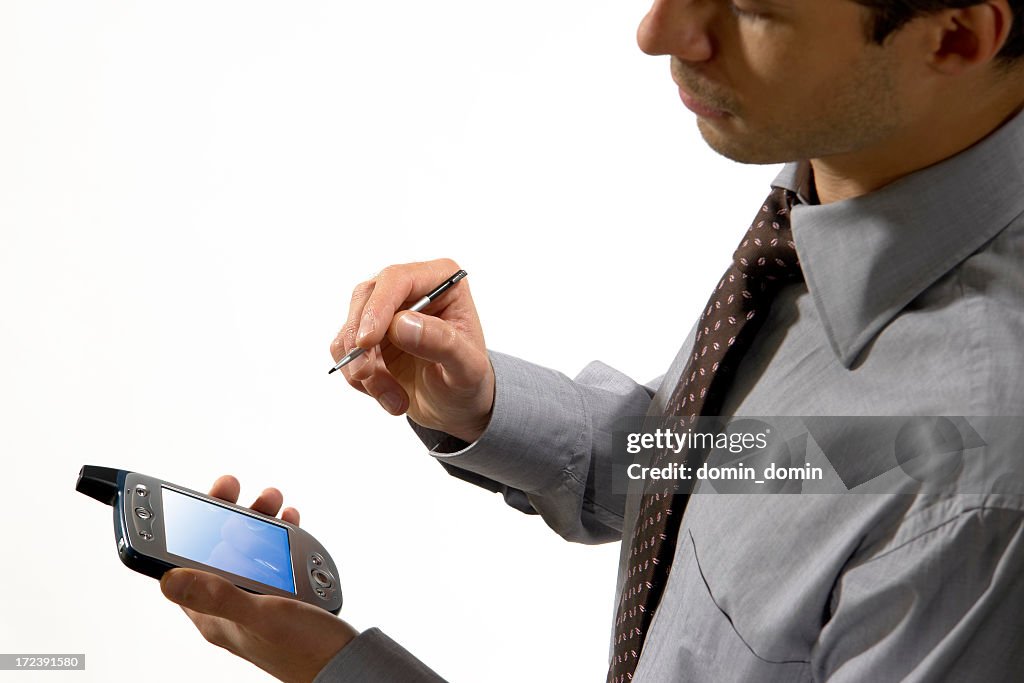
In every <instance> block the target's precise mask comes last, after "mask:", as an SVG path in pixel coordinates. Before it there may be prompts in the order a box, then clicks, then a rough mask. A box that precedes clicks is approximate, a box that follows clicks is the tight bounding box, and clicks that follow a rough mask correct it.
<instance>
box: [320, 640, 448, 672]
mask: <svg viewBox="0 0 1024 683" xmlns="http://www.w3.org/2000/svg"><path fill="white" fill-rule="evenodd" d="M393 681H403V682H408V683H445V681H444V679H443V678H441V677H440V676H438V675H437V674H436V673H435V672H434V671H433V670H432V669H431V668H430V667H428V666H427V665H426V664H424V663H423V662H421V661H420V660H418V659H416V657H414V656H413V655H412V654H411V653H410V652H409V651H408V650H406V649H405V648H403V647H402V646H401V645H399V644H398V643H396V642H395V641H393V640H391V639H390V638H388V637H387V636H386V635H384V633H383V632H382V631H381V630H380V629H379V628H371V629H367V630H366V631H363V632H362V633H360V634H359V635H358V636H356V637H355V638H354V639H352V640H351V641H349V643H348V645H346V646H345V647H343V648H341V650H340V651H339V652H338V654H336V655H334V658H333V659H331V661H329V662H327V666H325V667H324V668H323V669H321V670H320V673H318V674H317V676H316V678H314V679H313V683H349V682H351V683H393Z"/></svg>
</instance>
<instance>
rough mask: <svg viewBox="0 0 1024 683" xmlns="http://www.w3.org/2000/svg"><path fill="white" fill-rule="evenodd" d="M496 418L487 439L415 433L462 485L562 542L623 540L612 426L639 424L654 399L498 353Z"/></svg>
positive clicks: (593, 374) (624, 382)
mask: <svg viewBox="0 0 1024 683" xmlns="http://www.w3.org/2000/svg"><path fill="white" fill-rule="evenodd" d="M490 358H491V365H492V367H493V368H494V377H495V391H494V408H493V412H492V414H491V420H490V423H489V424H488V426H487V429H486V430H485V431H484V433H483V434H482V435H481V436H480V438H479V439H478V440H477V441H475V442H474V443H473V444H467V443H466V442H464V441H460V440H458V439H456V438H454V437H452V436H450V435H448V434H445V433H443V432H438V431H434V430H430V429H426V428H424V427H421V426H419V425H417V424H415V423H413V424H412V427H413V429H414V430H415V431H416V433H417V435H418V436H419V437H420V439H421V440H422V441H423V443H424V444H425V445H426V446H427V447H428V448H429V449H430V453H431V455H433V456H434V457H435V458H437V459H438V461H439V462H440V463H441V465H443V466H444V467H445V469H446V470H448V472H449V473H451V474H453V475H454V476H456V477H459V478H461V479H465V480H467V481H470V482H471V483H474V484H476V485H478V486H482V487H484V488H487V489H489V490H491V491H496V492H500V493H502V495H503V496H504V497H505V501H506V502H507V503H508V504H509V505H511V506H512V507H515V508H516V509H519V510H521V511H523V512H527V513H533V514H540V515H541V516H542V517H543V518H544V521H545V522H546V523H547V524H548V526H550V527H551V528H552V529H554V530H555V531H556V532H557V533H558V534H560V535H561V536H562V537H564V538H566V539H568V540H570V541H578V542H581V543H603V542H607V541H616V540H619V538H620V536H621V534H622V512H623V506H624V503H625V495H623V494H617V493H615V492H613V490H612V488H613V487H612V486H611V483H610V482H611V476H612V472H611V468H612V466H613V462H612V447H613V439H612V432H613V430H614V426H615V424H616V423H617V422H618V421H620V420H622V419H626V418H642V417H643V416H644V415H645V414H646V412H647V409H648V408H649V406H650V403H651V397H652V396H653V394H654V391H653V389H652V388H649V387H647V386H644V385H641V384H639V383H637V382H635V381H634V380H632V379H630V378H629V377H627V376H626V375H624V374H622V373H620V372H618V371H616V370H614V369H612V368H610V367H608V366H607V365H604V364H603V363H598V362H594V363H591V364H590V365H588V366H587V367H586V368H584V369H583V371H582V372H581V373H580V374H579V375H578V376H577V377H576V378H575V379H569V378H568V377H567V376H565V375H563V374H562V373H560V372H556V371H554V370H549V369H547V368H543V367H540V366H538V365H534V364H532V363H528V362H526V361H523V360H520V359H517V358H513V357H511V356H507V355H504V354H501V353H497V352H493V351H492V352H490Z"/></svg>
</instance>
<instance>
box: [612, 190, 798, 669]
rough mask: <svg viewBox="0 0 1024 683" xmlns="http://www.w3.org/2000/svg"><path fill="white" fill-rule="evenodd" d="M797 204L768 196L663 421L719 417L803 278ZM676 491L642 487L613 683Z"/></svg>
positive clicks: (675, 524) (654, 483)
mask: <svg viewBox="0 0 1024 683" xmlns="http://www.w3.org/2000/svg"><path fill="white" fill-rule="evenodd" d="M795 201H796V197H795V195H794V193H793V192H791V191H789V190H786V189H784V188H773V189H772V192H771V194H769V195H768V199H767V200H766V201H765V203H764V205H763V206H762V207H761V211H760V212H758V214H757V217H756V218H755V219H754V222H753V224H752V225H751V226H750V229H749V230H748V231H747V233H746V234H745V235H744V237H743V241H742V242H741V243H740V246H739V247H738V248H737V249H736V253H735V254H734V255H733V263H732V265H731V266H730V267H729V270H727V271H726V272H725V275H724V276H722V281H721V282H719V283H718V287H717V288H716V289H715V291H714V292H713V293H712V294H711V298H710V299H709V300H708V304H707V306H706V307H705V308H704V312H703V314H702V315H701V318H700V324H699V325H698V327H697V334H696V338H695V341H694V345H693V351H692V353H691V355H690V358H689V361H688V362H687V365H686V369H685V370H684V371H683V374H682V375H681V376H680V379H679V384H677V385H676V388H675V391H674V392H673V393H672V396H671V398H670V399H669V401H668V404H667V405H668V409H667V411H666V412H667V414H668V415H672V416H678V417H679V418H680V423H683V422H686V421H689V422H690V423H693V422H694V421H695V420H696V418H697V417H698V416H702V415H704V416H708V415H717V414H718V411H719V410H720V409H721V406H722V401H723V399H724V397H725V394H726V392H727V391H728V388H729V384H730V383H731V381H732V376H733V373H734V371H735V369H736V367H737V365H738V364H739V361H740V359H741V358H742V356H743V354H744V353H745V352H746V350H747V348H748V347H749V346H750V342H751V340H752V339H753V338H754V335H755V334H756V333H757V330H758V328H760V326H761V323H762V322H764V319H765V318H766V317H767V313H768V309H769V308H770V307H771V303H772V299H773V298H774V296H775V293H776V292H777V291H778V290H779V288H780V287H781V286H782V285H783V284H786V283H787V282H794V281H798V280H800V279H802V277H803V276H802V273H801V271H800V263H799V260H798V259H797V254H796V247H795V245H794V244H793V235H792V232H791V230H790V225H789V212H790V209H791V208H792V206H793V204H794V202H795ZM685 455H686V454H685V453H683V454H680V455H675V454H672V453H669V452H667V451H663V452H661V453H659V454H658V455H656V456H655V458H654V462H653V463H652V464H653V466H654V467H662V466H664V465H665V464H666V460H667V459H668V458H670V457H671V458H678V459H679V460H682V459H684V458H685ZM678 490H679V485H678V483H676V484H673V483H672V481H671V480H664V479H662V480H654V479H651V480H649V481H648V483H647V485H646V486H645V488H644V495H643V500H642V501H641V505H640V512H639V514H638V515H637V522H636V527H635V529H634V533H633V538H632V539H630V550H629V560H628V562H629V567H628V570H627V573H626V579H625V582H624V584H623V589H622V595H620V596H619V605H618V610H617V613H616V617H615V648H614V654H613V656H612V661H611V667H610V668H609V670H608V681H610V682H611V683H625V681H630V680H632V679H633V672H634V671H635V670H636V665H637V662H638V660H639V658H640V651H641V649H642V647H643V643H644V637H645V636H646V635H647V629H648V628H649V627H650V624H651V620H652V619H653V617H654V611H655V609H656V608H657V606H658V602H659V600H660V599H661V595H662V592H663V591H664V589H665V584H666V583H667V581H668V573H669V569H670V568H671V565H672V558H673V556H674V555H675V547H676V537H677V535H678V532H679V523H680V520H681V519H682V517H683V509H684V508H685V507H686V502H687V500H688V496H687V495H685V494H677V493H676V492H677V491H678ZM623 542H625V539H624V540H623Z"/></svg>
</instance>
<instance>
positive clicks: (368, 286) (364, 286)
mask: <svg viewBox="0 0 1024 683" xmlns="http://www.w3.org/2000/svg"><path fill="white" fill-rule="evenodd" d="M372 289H373V281H372V280H367V281H366V282H360V283H359V284H358V285H356V286H355V289H353V290H352V303H358V302H360V301H362V300H363V299H365V298H366V297H367V296H368V295H369V294H370V291H371V290H372Z"/></svg>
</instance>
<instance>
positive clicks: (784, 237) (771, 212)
mask: <svg viewBox="0 0 1024 683" xmlns="http://www.w3.org/2000/svg"><path fill="white" fill-rule="evenodd" d="M795 201H796V196H795V195H794V194H793V193H792V192H790V191H789V190H786V189H784V188H781V187H776V188H773V189H772V193H771V194H770V195H768V199H767V200H765V203H764V206H762V207H761V210H760V211H759V212H758V214H757V217H755V218H754V222H753V223H752V224H751V225H750V229H749V230H747V234H745V235H744V236H743V241H742V242H740V246H739V247H737V249H736V253H735V254H733V260H734V261H735V264H736V267H737V268H738V269H739V271H740V272H741V273H743V274H744V275H746V276H747V277H749V278H757V279H765V280H799V279H800V278H801V277H802V276H803V274H802V272H801V271H800V260H799V259H798V258H797V254H796V245H795V244H794V243H793V231H792V229H791V228H790V224H789V212H790V210H791V209H792V208H793V204H794V202H795Z"/></svg>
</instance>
